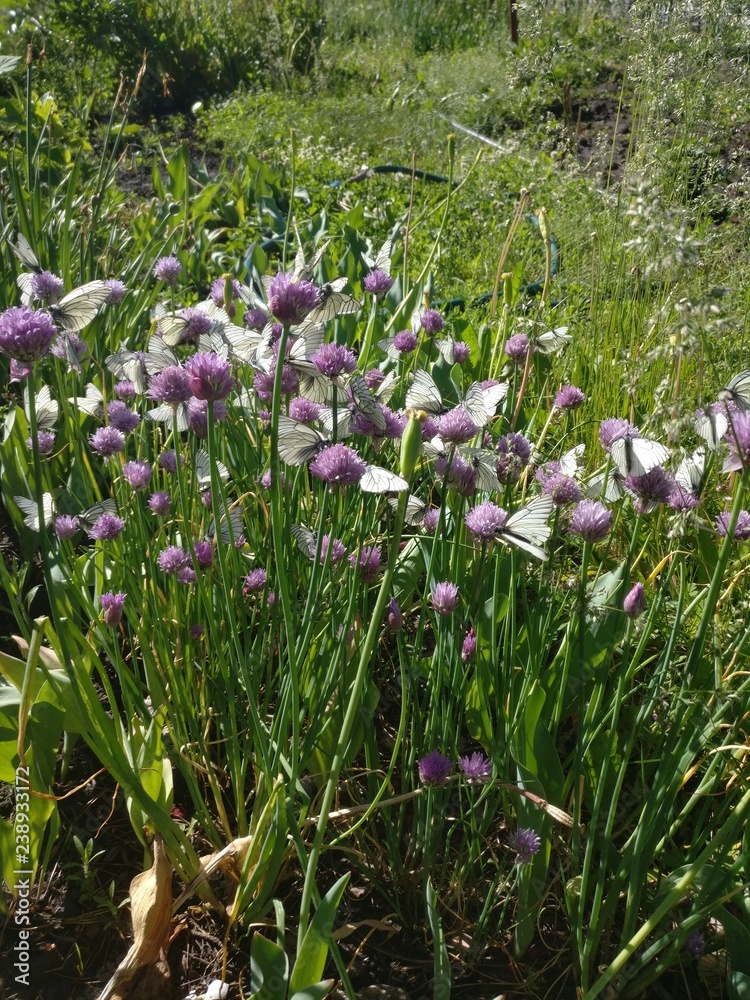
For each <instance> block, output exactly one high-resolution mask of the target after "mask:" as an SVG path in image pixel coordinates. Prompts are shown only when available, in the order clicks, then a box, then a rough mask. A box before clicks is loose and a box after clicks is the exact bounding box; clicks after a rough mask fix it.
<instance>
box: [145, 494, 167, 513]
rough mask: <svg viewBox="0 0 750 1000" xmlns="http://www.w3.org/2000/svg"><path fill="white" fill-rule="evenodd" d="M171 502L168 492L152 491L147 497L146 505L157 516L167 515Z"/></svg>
mask: <svg viewBox="0 0 750 1000" xmlns="http://www.w3.org/2000/svg"><path fill="white" fill-rule="evenodd" d="M171 502H172V501H171V500H170V497H169V494H168V493H152V494H151V496H150V497H149V498H148V505H149V507H150V508H151V510H152V511H153V512H154V514H156V516H157V517H166V516H167V514H168V513H169V508H170V505H171Z"/></svg>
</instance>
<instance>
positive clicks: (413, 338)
mask: <svg viewBox="0 0 750 1000" xmlns="http://www.w3.org/2000/svg"><path fill="white" fill-rule="evenodd" d="M393 346H394V347H395V348H396V350H397V351H398V352H399V353H400V354H411V352H412V351H413V350H414V348H415V347H416V346H417V335H416V334H415V333H412V331H411V330H400V331H399V332H398V333H397V334H396V336H395V337H394V338H393Z"/></svg>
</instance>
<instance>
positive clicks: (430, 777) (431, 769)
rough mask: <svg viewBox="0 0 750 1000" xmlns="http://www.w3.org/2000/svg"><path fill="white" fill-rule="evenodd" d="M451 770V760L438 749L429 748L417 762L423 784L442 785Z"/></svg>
mask: <svg viewBox="0 0 750 1000" xmlns="http://www.w3.org/2000/svg"><path fill="white" fill-rule="evenodd" d="M452 770H453V762H452V761H451V760H449V759H448V758H447V757H443V755H442V754H441V753H440V751H438V750H431V751H430V752H429V753H428V754H427V756H426V757H423V758H422V760H420V762H419V778H420V780H421V782H422V784H424V785H444V784H445V782H446V781H447V780H448V775H449V774H450V773H451V771H452Z"/></svg>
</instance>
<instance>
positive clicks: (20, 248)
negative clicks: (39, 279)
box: [10, 233, 42, 274]
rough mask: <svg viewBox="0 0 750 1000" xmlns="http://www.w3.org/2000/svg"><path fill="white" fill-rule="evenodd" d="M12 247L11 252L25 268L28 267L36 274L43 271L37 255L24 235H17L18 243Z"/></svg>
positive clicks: (12, 244)
mask: <svg viewBox="0 0 750 1000" xmlns="http://www.w3.org/2000/svg"><path fill="white" fill-rule="evenodd" d="M10 246H11V250H12V251H13V253H14V254H15V255H16V257H17V258H18V259H19V260H20V262H21V263H22V264H23V266H24V267H28V268H29V269H30V270H31V271H34V272H36V274H39V272H40V271H41V270H42V267H41V265H40V263H39V261H38V259H37V256H36V254H35V253H34V251H33V250H32V249H31V244H30V243H29V241H28V240H27V239H26V237H25V236H24V235H23V233H16V242H15V243H11V245H10Z"/></svg>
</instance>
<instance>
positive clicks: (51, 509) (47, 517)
mask: <svg viewBox="0 0 750 1000" xmlns="http://www.w3.org/2000/svg"><path fill="white" fill-rule="evenodd" d="M13 500H14V501H15V502H16V504H17V505H18V507H19V509H20V511H21V513H22V514H23V523H24V524H25V525H26V527H27V528H31V530H32V531H39V507H38V505H37V502H36V500H30V499H29V498H28V497H13ZM42 514H43V517H44V524H45V527H46V526H48V525H50V524H52V520H53V518H54V516H55V503H54V500H53V499H52V494H51V493H44V494H42Z"/></svg>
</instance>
